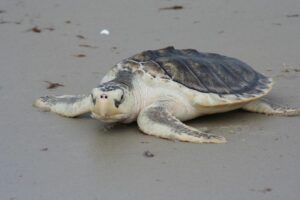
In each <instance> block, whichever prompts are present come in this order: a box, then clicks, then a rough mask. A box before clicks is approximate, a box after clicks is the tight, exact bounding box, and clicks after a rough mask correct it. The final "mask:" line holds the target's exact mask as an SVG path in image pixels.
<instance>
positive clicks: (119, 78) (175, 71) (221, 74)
mask: <svg viewBox="0 0 300 200" xmlns="http://www.w3.org/2000/svg"><path fill="white" fill-rule="evenodd" d="M271 88H272V79H271V78H268V77H266V76H264V75H262V74H260V73H258V72H256V71H255V70H253V69H252V68H251V67H250V66H249V65H247V64H245V63H244V62H242V61H240V60H237V59H235V58H231V57H226V56H222V55H219V54H214V53H200V52H198V51H196V50H193V49H183V50H178V49H174V48H173V47H167V48H164V49H159V50H153V51H151V50H149V51H144V52H142V53H139V54H136V55H134V56H132V57H130V58H127V59H124V60H122V61H121V62H120V63H118V64H116V65H115V66H114V67H112V69H111V70H110V71H109V72H108V73H107V74H106V75H105V76H104V78H103V79H102V81H101V83H100V85H99V86H98V87H96V88H94V89H93V90H92V92H91V94H89V95H63V96H46V97H41V98H39V99H37V100H36V101H35V103H34V105H35V106H36V107H38V108H40V109H42V110H44V111H51V112H55V113H57V114H60V115H63V116H67V117H76V116H78V115H81V114H84V113H87V112H91V113H92V116H93V117H94V118H96V119H99V120H101V121H103V122H108V123H112V122H123V123H130V122H133V121H137V123H138V126H139V128H140V129H141V131H142V132H144V133H146V134H149V135H154V136H158V137H162V138H167V139H175V140H180V141H188V142H195V143H224V142H226V139H225V138H224V137H222V136H216V135H211V134H207V133H205V132H202V131H200V130H197V129H195V128H192V127H190V126H187V125H185V124H184V123H182V121H186V120H189V119H193V118H196V117H199V116H203V115H208V114H213V113H221V112H226V111H231V110H234V109H244V110H247V111H251V112H257V113H264V114H270V115H285V116H292V115H299V114H300V109H291V108H285V107H281V106H278V105H275V104H272V103H271V102H268V101H266V100H265V99H263V98H262V97H263V96H265V95H266V94H267V93H268V92H269V91H270V90H271Z"/></svg>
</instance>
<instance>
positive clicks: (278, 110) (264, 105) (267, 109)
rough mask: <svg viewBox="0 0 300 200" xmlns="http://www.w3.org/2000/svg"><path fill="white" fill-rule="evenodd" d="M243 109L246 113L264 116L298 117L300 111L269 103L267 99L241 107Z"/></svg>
mask: <svg viewBox="0 0 300 200" xmlns="http://www.w3.org/2000/svg"><path fill="white" fill-rule="evenodd" d="M243 109H244V110H246V111H250V112H256V113H262V114H266V115H281V116H296V115H300V109H295V108H289V107H286V106H280V105H277V104H275V103H272V102H270V101H269V100H267V99H259V100H256V101H253V102H251V103H248V104H246V105H245V106H244V107H243Z"/></svg>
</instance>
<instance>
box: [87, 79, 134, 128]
mask: <svg viewBox="0 0 300 200" xmlns="http://www.w3.org/2000/svg"><path fill="white" fill-rule="evenodd" d="M91 100H92V104H91V105H92V106H91V111H92V116H93V117H94V118H96V119H99V120H101V121H103V122H109V123H110V122H120V121H125V120H126V119H128V118H129V117H130V116H131V114H132V111H133V108H134V98H133V97H132V95H131V93H130V91H129V90H128V87H126V85H123V84H120V83H117V82H112V81H111V82H106V83H103V84H101V85H100V86H98V87H96V88H94V89H93V90H92V93H91Z"/></svg>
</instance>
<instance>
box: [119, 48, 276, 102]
mask: <svg viewBox="0 0 300 200" xmlns="http://www.w3.org/2000/svg"><path fill="white" fill-rule="evenodd" d="M123 63H124V65H126V67H127V68H136V67H137V65H140V66H142V67H143V70H144V71H146V72H147V73H149V74H150V75H152V76H154V77H155V76H159V77H167V78H168V79H170V80H173V81H175V82H178V83H180V84H182V85H184V86H186V87H188V88H190V89H193V90H197V91H199V92H203V93H216V94H219V95H226V94H235V95H243V94H250V95H251V94H252V95H255V96H256V95H259V94H263V93H265V92H266V91H267V90H268V89H269V88H270V87H271V82H272V81H271V79H270V78H268V77H266V76H264V75H262V74H260V73H258V72H256V71H255V70H254V69H252V68H251V67H250V66H249V65H247V64H246V63H244V62H242V61H240V60H238V59H235V58H231V57H227V56H223V55H219V54H214V53H201V52H198V51H196V50H194V49H183V50H178V49H175V48H174V47H167V48H164V49H159V50H148V51H144V52H142V53H140V54H136V55H134V56H132V57H130V58H128V59H126V60H124V62H123ZM132 70H133V69H132Z"/></svg>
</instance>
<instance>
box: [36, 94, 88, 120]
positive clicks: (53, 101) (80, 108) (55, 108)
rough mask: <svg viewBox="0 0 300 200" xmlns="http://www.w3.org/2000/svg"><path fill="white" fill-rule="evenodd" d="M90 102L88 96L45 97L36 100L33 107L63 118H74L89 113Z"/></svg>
mask: <svg viewBox="0 0 300 200" xmlns="http://www.w3.org/2000/svg"><path fill="white" fill-rule="evenodd" d="M91 101H92V100H91V96H90V95H89V96H86V95H63V96H45V97H40V98H38V99H37V100H36V101H35V102H34V103H33V106H35V107H37V108H39V109H40V110H42V111H51V112H54V113H57V114H59V115H62V116H65V117H76V116H78V115H81V114H84V113H87V112H90V105H91Z"/></svg>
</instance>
